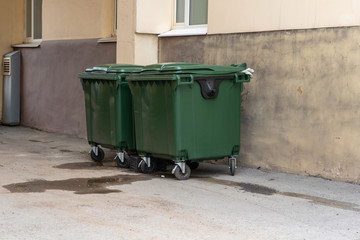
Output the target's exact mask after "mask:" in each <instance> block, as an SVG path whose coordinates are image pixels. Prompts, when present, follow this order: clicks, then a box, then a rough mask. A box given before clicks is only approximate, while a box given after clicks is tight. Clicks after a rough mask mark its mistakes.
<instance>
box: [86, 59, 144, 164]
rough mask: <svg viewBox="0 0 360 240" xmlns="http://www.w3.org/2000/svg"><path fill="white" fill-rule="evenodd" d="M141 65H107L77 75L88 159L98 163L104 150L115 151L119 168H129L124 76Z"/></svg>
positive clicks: (131, 147)
mask: <svg viewBox="0 0 360 240" xmlns="http://www.w3.org/2000/svg"><path fill="white" fill-rule="evenodd" d="M141 68H142V66H137V65H115V64H107V65H100V66H96V67H93V68H88V69H86V71H85V72H84V73H82V74H79V78H80V79H81V83H82V87H83V90H84V95H85V108H86V129H87V138H88V142H89V144H90V145H91V146H92V149H91V150H90V155H91V158H92V159H93V160H94V161H102V159H103V158H104V151H103V150H102V149H101V148H100V147H99V146H102V147H105V148H110V149H115V150H116V151H117V156H116V157H115V159H116V162H117V164H118V166H119V167H128V166H129V157H128V155H127V154H126V152H128V151H130V152H131V151H135V150H136V147H135V135H134V124H133V115H132V114H133V111H132V98H131V93H130V89H129V86H128V83H127V81H126V77H127V76H129V74H131V73H133V72H137V71H140V70H141Z"/></svg>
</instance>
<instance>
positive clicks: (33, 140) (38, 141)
mask: <svg viewBox="0 0 360 240" xmlns="http://www.w3.org/2000/svg"><path fill="white" fill-rule="evenodd" d="M28 141H29V142H34V143H52V142H54V141H40V140H36V139H29V140H28Z"/></svg>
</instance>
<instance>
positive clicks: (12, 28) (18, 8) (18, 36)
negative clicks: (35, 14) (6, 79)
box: [0, 0, 25, 120]
mask: <svg viewBox="0 0 360 240" xmlns="http://www.w3.org/2000/svg"><path fill="white" fill-rule="evenodd" d="M24 11H25V10H24V6H23V1H22V0H12V1H9V0H0V57H1V60H0V62H1V66H2V56H3V55H4V54H6V53H8V52H11V51H12V50H13V48H12V47H11V45H12V44H15V43H19V42H21V41H22V40H23V38H24V31H23V30H24V27H25V22H24ZM2 101H3V75H2V67H1V71H0V120H1V118H2V106H3V103H2Z"/></svg>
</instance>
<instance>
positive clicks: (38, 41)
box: [24, 0, 42, 43]
mask: <svg viewBox="0 0 360 240" xmlns="http://www.w3.org/2000/svg"><path fill="white" fill-rule="evenodd" d="M30 1H31V34H30V35H31V36H30V37H27V35H28V34H27V33H28V32H27V27H26V26H27V24H28V23H27V22H26V21H27V7H26V0H25V1H24V2H25V33H24V38H25V43H40V42H41V41H42V38H39V39H34V22H35V21H34V17H35V14H34V10H35V9H34V0H30ZM41 7H42V6H41ZM41 18H42V16H41ZM41 27H42V26H41ZM41 32H42V31H41ZM41 37H42V33H41Z"/></svg>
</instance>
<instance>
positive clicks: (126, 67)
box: [85, 64, 143, 73]
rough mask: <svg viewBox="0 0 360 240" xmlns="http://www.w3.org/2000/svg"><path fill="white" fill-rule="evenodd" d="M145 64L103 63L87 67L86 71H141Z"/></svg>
mask: <svg viewBox="0 0 360 240" xmlns="http://www.w3.org/2000/svg"><path fill="white" fill-rule="evenodd" d="M142 68H143V66H140V65H132V64H103V65H99V66H95V67H92V68H87V69H86V70H85V72H87V73H89V72H103V73H133V72H139V71H140V70H141V69H142Z"/></svg>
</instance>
